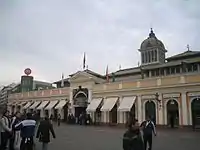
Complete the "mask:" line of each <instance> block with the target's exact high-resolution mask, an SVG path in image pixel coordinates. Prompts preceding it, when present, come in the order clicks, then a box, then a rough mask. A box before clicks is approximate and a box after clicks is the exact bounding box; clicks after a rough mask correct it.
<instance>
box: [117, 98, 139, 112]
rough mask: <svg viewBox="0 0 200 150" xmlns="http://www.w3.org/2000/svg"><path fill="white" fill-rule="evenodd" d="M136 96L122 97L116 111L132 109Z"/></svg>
mask: <svg viewBox="0 0 200 150" xmlns="http://www.w3.org/2000/svg"><path fill="white" fill-rule="evenodd" d="M135 100H136V96H131V97H123V99H122V101H121V103H120V105H119V107H118V111H130V110H131V108H132V107H133V104H134V103H135Z"/></svg>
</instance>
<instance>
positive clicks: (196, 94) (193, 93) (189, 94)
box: [188, 92, 200, 97]
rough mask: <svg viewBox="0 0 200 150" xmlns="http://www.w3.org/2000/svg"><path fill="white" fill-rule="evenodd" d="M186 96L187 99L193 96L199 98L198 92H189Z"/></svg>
mask: <svg viewBox="0 0 200 150" xmlns="http://www.w3.org/2000/svg"><path fill="white" fill-rule="evenodd" d="M188 96H189V97H195V96H198V97H200V92H189V93H188Z"/></svg>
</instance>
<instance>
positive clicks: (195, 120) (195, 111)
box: [191, 98, 200, 127]
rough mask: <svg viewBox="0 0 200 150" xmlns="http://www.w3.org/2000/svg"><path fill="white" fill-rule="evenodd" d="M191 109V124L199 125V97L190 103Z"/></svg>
mask: <svg viewBox="0 0 200 150" xmlns="http://www.w3.org/2000/svg"><path fill="white" fill-rule="evenodd" d="M191 110H192V125H193V127H196V126H200V99H199V98H196V99H194V100H193V101H192V104H191Z"/></svg>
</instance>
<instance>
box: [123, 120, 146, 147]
mask: <svg viewBox="0 0 200 150" xmlns="http://www.w3.org/2000/svg"><path fill="white" fill-rule="evenodd" d="M123 150H144V142H143V137H142V133H141V131H140V126H139V123H138V122H134V124H129V125H128V130H127V131H126V132H125V133H124V135H123Z"/></svg>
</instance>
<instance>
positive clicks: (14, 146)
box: [10, 112, 21, 150]
mask: <svg viewBox="0 0 200 150" xmlns="http://www.w3.org/2000/svg"><path fill="white" fill-rule="evenodd" d="M20 122H21V113H20V112H16V114H15V116H14V117H13V118H12V123H11V128H12V132H13V135H12V137H11V139H10V150H20V143H21V137H20V130H16V129H15V125H16V124H18V123H20Z"/></svg>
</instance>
